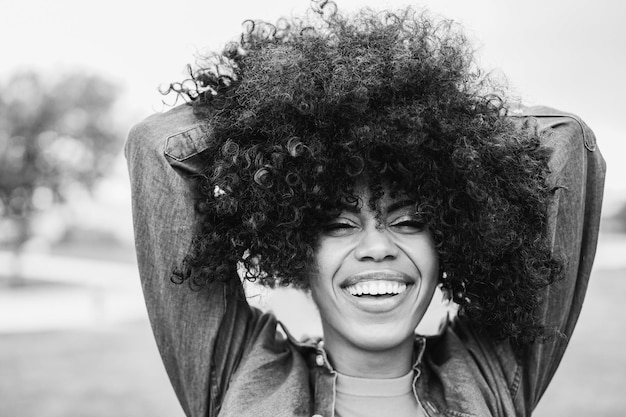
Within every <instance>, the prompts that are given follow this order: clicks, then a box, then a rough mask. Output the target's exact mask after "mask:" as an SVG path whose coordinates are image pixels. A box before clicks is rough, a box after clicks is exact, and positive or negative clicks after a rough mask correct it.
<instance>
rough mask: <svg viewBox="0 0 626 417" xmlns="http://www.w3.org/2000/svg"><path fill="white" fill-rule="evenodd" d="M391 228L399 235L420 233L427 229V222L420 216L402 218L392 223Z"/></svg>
mask: <svg viewBox="0 0 626 417" xmlns="http://www.w3.org/2000/svg"><path fill="white" fill-rule="evenodd" d="M389 227H391V228H392V229H393V230H395V231H396V232H399V233H407V234H408V233H419V232H423V231H424V229H425V228H426V222H425V221H424V220H423V219H421V218H419V217H418V216H402V217H399V218H398V219H396V220H394V221H393V222H391V223H390V224H389Z"/></svg>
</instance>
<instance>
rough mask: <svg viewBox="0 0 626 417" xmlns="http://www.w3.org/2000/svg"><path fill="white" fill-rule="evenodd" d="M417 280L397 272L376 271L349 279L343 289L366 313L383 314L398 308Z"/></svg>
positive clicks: (342, 286)
mask: <svg viewBox="0 0 626 417" xmlns="http://www.w3.org/2000/svg"><path fill="white" fill-rule="evenodd" d="M415 284H416V280H415V279H414V278H412V277H410V276H408V275H406V274H403V273H397V272H395V271H391V272H390V271H374V272H365V273H359V274H356V275H353V276H351V277H349V278H348V279H347V280H346V281H345V282H344V283H343V284H342V285H341V289H342V290H343V292H344V294H346V295H347V296H348V298H349V300H352V303H353V304H354V305H355V306H356V307H358V308H360V309H362V310H366V311H370V312H383V311H388V310H391V309H393V308H395V307H397V306H398V305H399V304H400V303H401V300H402V299H403V298H404V297H405V296H406V294H407V293H408V290H409V289H410V288H411V287H412V286H414V285H415Z"/></svg>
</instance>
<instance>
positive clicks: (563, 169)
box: [515, 107, 606, 415]
mask: <svg viewBox="0 0 626 417" xmlns="http://www.w3.org/2000/svg"><path fill="white" fill-rule="evenodd" d="M526 115H528V116H530V117H534V118H535V119H536V120H537V121H538V123H539V127H540V129H542V130H543V133H544V138H545V144H546V145H547V146H549V147H550V148H552V149H553V154H552V157H551V160H550V168H551V171H552V174H551V182H552V185H553V187H554V193H555V194H554V199H553V201H552V204H551V207H550V213H549V222H548V234H549V237H550V240H551V243H552V250H553V252H554V253H556V254H557V255H558V256H560V257H561V258H562V259H563V261H564V264H565V265H564V274H563V278H562V280H560V281H557V282H556V283H554V284H553V285H551V286H549V287H547V288H546V290H545V294H544V303H543V305H542V310H541V315H542V317H543V318H544V323H545V325H546V326H547V327H548V328H549V329H551V330H554V333H555V336H554V337H552V338H551V339H549V340H548V341H546V342H544V343H535V344H534V345H533V346H532V347H531V349H529V350H528V352H527V355H526V356H525V357H524V358H523V360H522V363H521V379H520V380H517V381H519V383H520V386H519V392H518V395H517V398H515V402H516V403H518V405H520V406H521V405H522V404H519V403H520V402H523V407H524V410H525V413H524V414H525V415H530V413H531V412H532V410H533V409H534V408H535V406H536V405H537V403H538V401H539V399H540V398H541V396H542V395H543V393H544V392H545V390H546V388H547V386H548V384H549V383H550V380H551V379H552V377H553V376H554V373H555V372H556V369H557V367H558V366H559V363H560V362H561V358H562V357H563V354H564V352H565V349H566V347H567V344H568V342H569V340H570V338H571V336H572V333H573V331H574V326H575V325H576V321H577V320H578V316H579V314H580V310H581V308H582V304H583V301H584V297H585V292H586V290H587V284H588V281H589V276H590V274H591V267H592V264H593V259H594V256H595V251H596V244H597V240H598V229H599V222H600V210H601V206H602V196H603V188H604V177H605V171H606V166H605V162H604V160H603V158H602V155H601V154H600V151H599V150H598V148H597V145H596V140H595V136H594V134H593V132H592V131H591V130H590V129H589V127H587V125H586V124H585V123H584V122H582V121H581V120H580V119H579V118H578V117H576V116H573V115H570V114H567V113H562V112H559V111H556V110H553V109H549V108H545V107H535V108H529V109H526V110H525V114H524V116H526ZM518 409H519V407H518Z"/></svg>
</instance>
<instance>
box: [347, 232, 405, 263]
mask: <svg viewBox="0 0 626 417" xmlns="http://www.w3.org/2000/svg"><path fill="white" fill-rule="evenodd" d="M398 250H399V249H398V246H397V245H396V244H395V243H394V242H393V240H392V239H391V236H390V235H389V231H388V230H386V229H384V228H382V229H379V228H376V227H371V228H367V229H366V230H363V232H362V237H361V239H360V240H359V243H358V246H357V247H356V249H355V251H354V255H355V256H356V258H357V259H358V260H360V261H374V262H381V261H384V260H391V259H395V258H396V256H398Z"/></svg>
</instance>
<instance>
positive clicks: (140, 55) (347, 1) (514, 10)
mask: <svg viewBox="0 0 626 417" xmlns="http://www.w3.org/2000/svg"><path fill="white" fill-rule="evenodd" d="M337 3H338V5H339V7H340V8H342V9H346V10H353V9H355V8H356V7H359V6H372V7H376V8H382V7H385V6H390V7H392V8H393V7H394V6H401V5H406V4H412V5H414V6H416V7H427V8H429V9H430V10H431V11H432V12H434V13H435V14H440V15H443V16H445V17H448V18H452V19H454V20H457V21H459V22H460V23H461V24H462V25H463V26H464V27H465V28H466V31H467V33H468V34H469V35H470V38H471V39H473V40H474V44H475V45H476V47H477V50H478V54H479V56H480V58H481V59H480V61H481V63H482V65H483V66H484V67H485V68H487V69H496V70H499V71H501V72H502V73H504V74H506V76H507V78H508V80H509V83H510V85H511V86H512V87H513V88H514V90H515V92H517V93H518V94H519V95H520V96H522V98H523V99H524V101H525V102H526V103H527V104H544V105H549V106H552V107H556V108H558V109H561V110H565V111H569V112H573V113H576V114H578V115H579V116H581V117H582V118H583V119H584V120H585V121H586V122H587V123H588V124H589V125H590V126H591V127H592V128H593V130H594V131H595V132H596V135H597V137H598V139H599V142H600V146H601V149H602V151H603V154H604V155H605V158H606V159H607V161H608V163H609V167H610V171H609V176H608V180H607V181H608V185H609V186H610V187H611V188H618V189H621V192H623V193H626V181H625V179H626V163H624V162H622V159H623V155H624V153H625V151H626V145H625V143H626V137H624V128H623V126H624V122H623V120H624V119H625V116H624V114H625V113H626V105H625V104H624V99H625V97H626V83H625V82H624V74H626V52H624V51H626V2H623V1H621V0H596V1H593V2H591V1H588V0H525V1H523V2H520V1H507V0H472V1H468V0H425V1H420V2H407V1H401V0H389V1H386V2H384V1H375V0H338V1H337ZM308 4H309V2H308V0H265V1H261V0H226V1H219V2H218V1H215V0H177V1H157V0H151V1H148V0H106V1H102V0H55V1H49V0H0V16H2V17H3V19H2V20H3V24H2V25H0V39H1V40H0V81H3V80H5V79H6V77H7V76H8V74H10V73H11V72H12V71H15V70H16V69H28V68H36V69H41V70H43V71H45V73H46V74H49V75H50V76H54V72H55V71H64V70H72V69H76V68H84V69H87V70H90V71H97V72H100V73H102V74H104V75H107V76H110V77H112V78H113V79H115V80H117V81H118V82H119V83H120V84H121V85H123V87H124V88H125V91H126V94H127V96H126V97H127V103H128V104H127V106H126V107H125V109H126V112H125V114H124V116H125V117H126V120H125V121H124V123H130V121H131V120H137V119H139V118H143V117H145V116H147V115H148V114H150V113H152V112H154V111H160V110H162V109H163V108H164V107H163V105H162V104H161V100H162V97H161V96H160V95H159V94H158V92H157V88H158V86H159V85H161V84H165V83H167V82H169V81H173V80H179V79H181V78H182V77H183V76H184V68H185V65H186V64H187V63H191V62H193V59H194V54H196V53H197V52H198V51H202V50H206V49H217V48H220V46H221V45H222V44H223V43H224V42H226V41H228V40H231V39H233V38H235V37H237V35H238V34H239V33H240V30H241V22H242V21H243V20H244V19H246V18H260V19H266V20H269V21H275V20H276V19H277V18H278V17H280V16H283V15H289V14H291V13H296V14H297V13H301V12H302V11H303V10H305V9H306V7H307V6H308Z"/></svg>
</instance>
